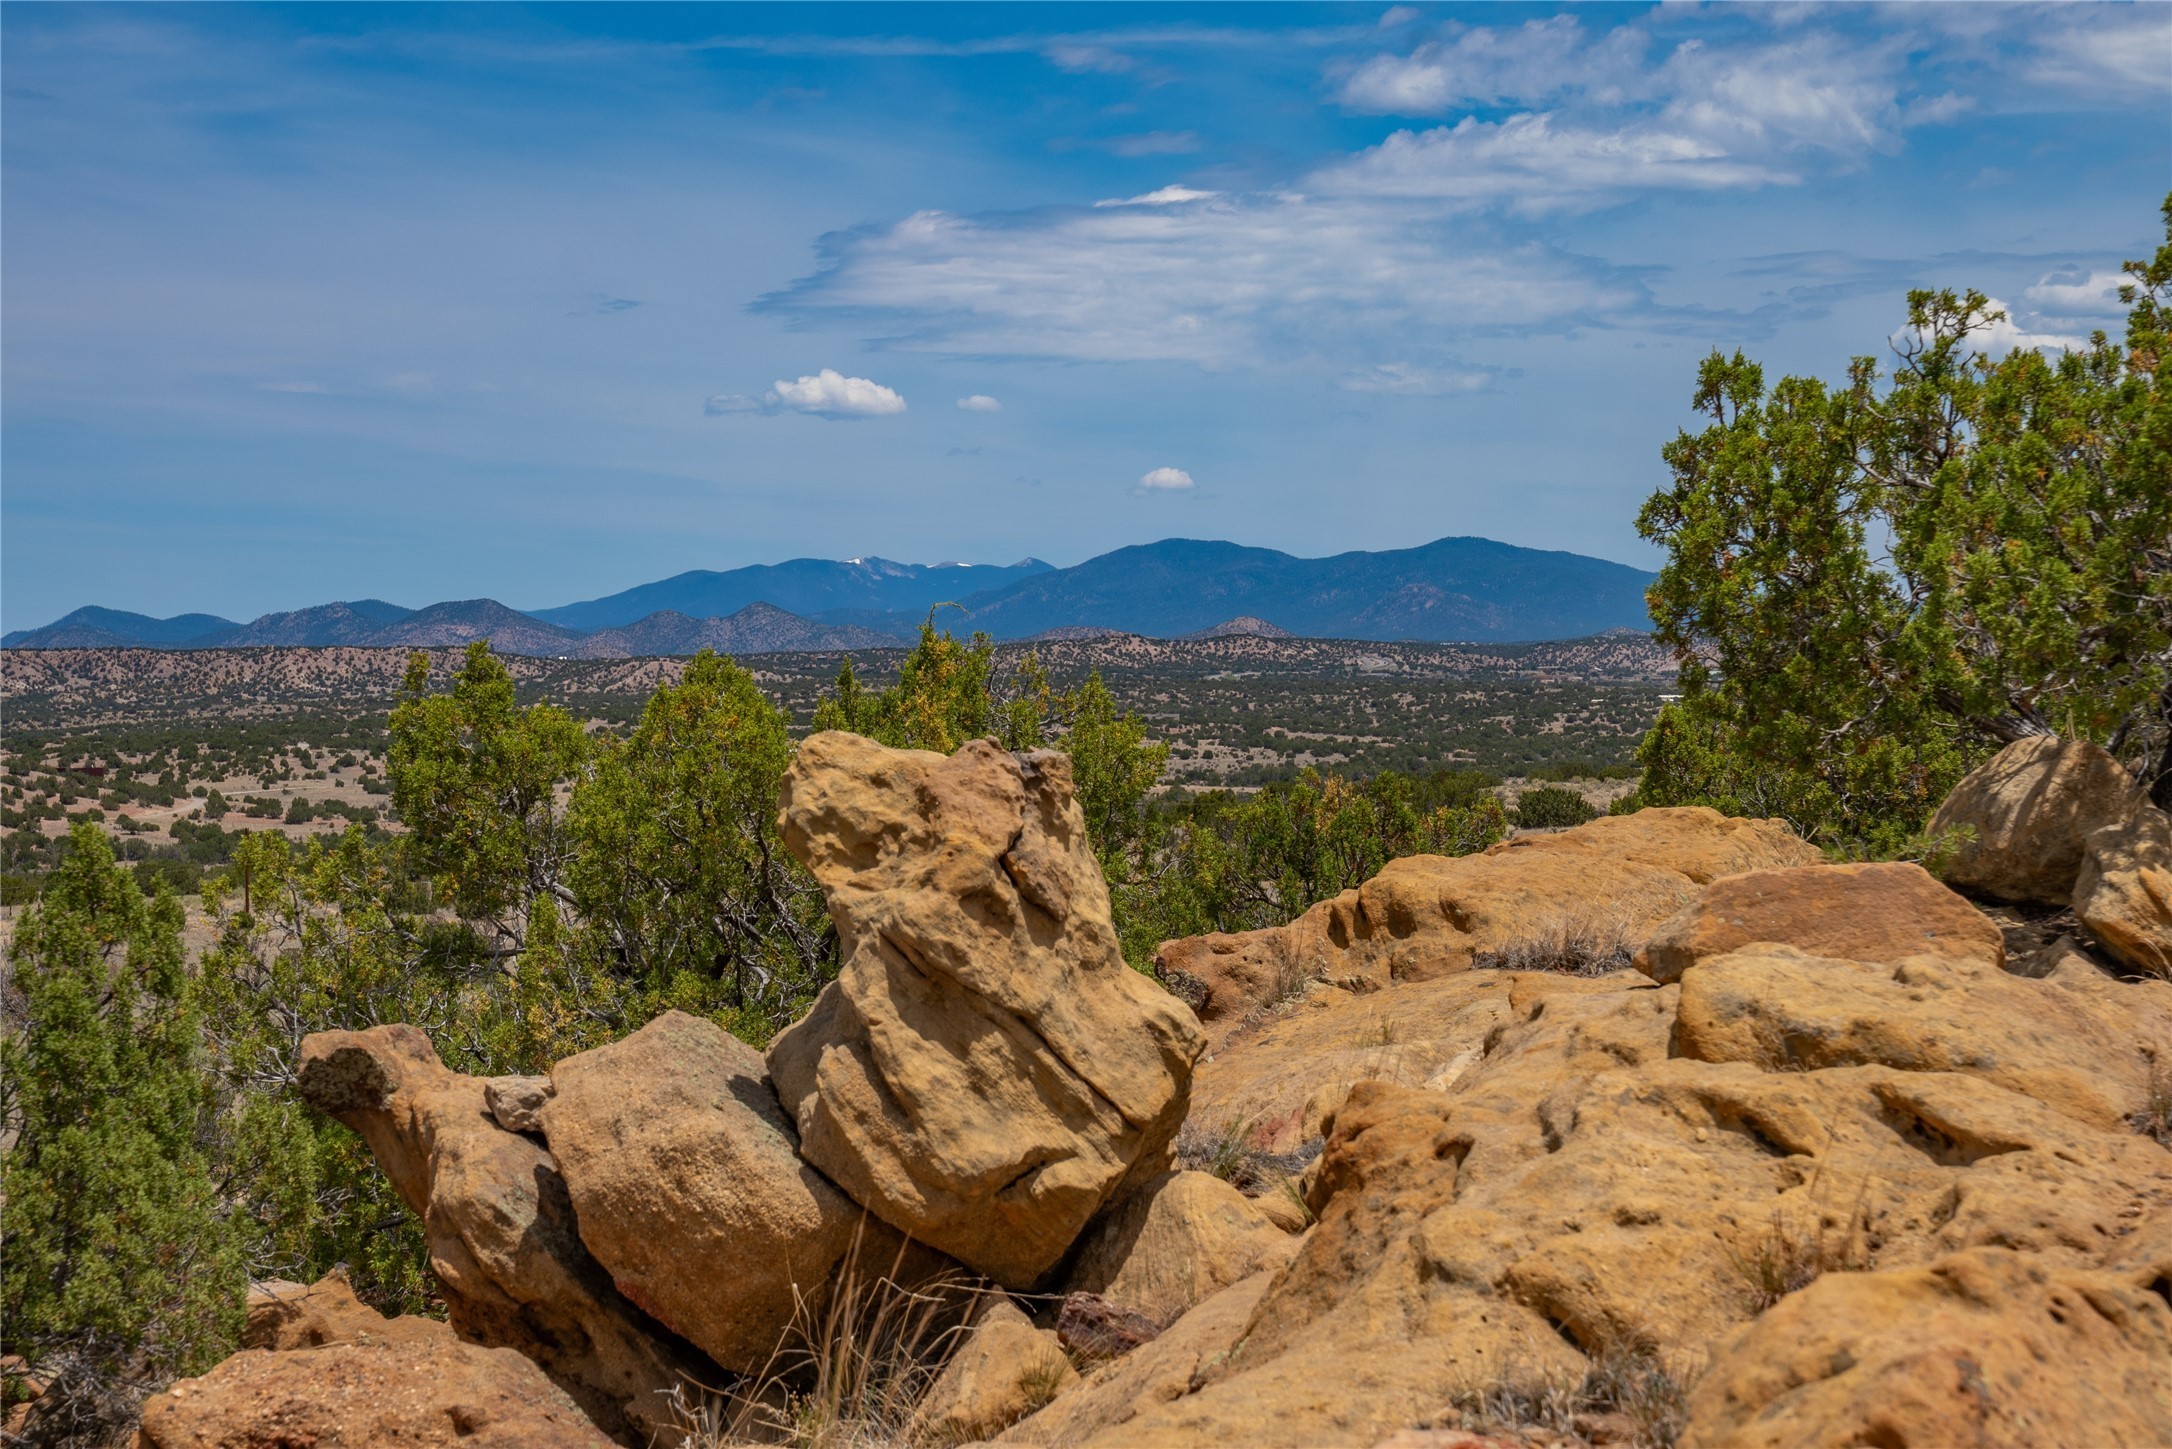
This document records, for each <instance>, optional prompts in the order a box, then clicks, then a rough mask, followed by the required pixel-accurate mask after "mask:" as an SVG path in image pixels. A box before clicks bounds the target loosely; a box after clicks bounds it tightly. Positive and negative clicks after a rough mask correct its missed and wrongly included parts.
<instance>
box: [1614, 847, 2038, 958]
mask: <svg viewBox="0 0 2172 1449" xmlns="http://www.w3.org/2000/svg"><path fill="white" fill-rule="evenodd" d="M1760 941H1784V942H1786V943H1788V944H1789V945H1791V946H1794V947H1795V948H1797V949H1798V950H1802V951H1807V952H1809V953H1810V954H1811V955H1814V956H1843V957H1847V958H1849V959H1852V960H1856V961H1898V960H1900V959H1901V958H1902V957H1904V956H1947V957H1953V958H1956V959H1960V960H1970V961H1982V962H1986V963H1988V964H1989V965H1991V966H1993V967H1997V966H2002V965H2004V964H2005V961H2006V938H2005V936H2004V935H2003V934H2002V933H2001V932H2000V930H1999V928H1998V926H1997V925H1995V924H1994V923H1993V922H1992V920H1991V918H1990V917H1988V916H1986V915H1985V914H1984V913H1983V912H1982V911H1979V910H1977V909H1976V908H1975V907H1974V906H1972V905H1970V904H1969V903H1968V902H1967V901H1965V900H1963V899H1962V898H1961V897H1960V896H1958V895H1955V894H1954V893H1953V892H1952V891H1950V890H1948V889H1947V888H1946V887H1944V886H1942V885H1940V884H1939V883H1938V882H1937V880H1935V879H1934V878H1932V876H1931V873H1930V872H1929V871H1927V870H1925V869H1924V868H1923V867H1922V866H1920V865H1912V864H1909V863H1907V862H1904V861H1896V862H1881V863H1878V864H1871V865H1803V866H1794V867H1791V868H1787V869H1783V870H1752V871H1745V872H1743V873H1742V874H1740V875H1731V876H1726V877H1724V878H1722V879H1720V880H1716V881H1714V882H1712V884H1711V885H1710V886H1708V887H1707V888H1706V889H1705V891H1704V893H1703V894H1701V895H1700V896H1698V897H1697V899H1696V900H1695V901H1694V902H1692V903H1691V904H1690V905H1689V906H1687V907H1686V908H1684V909H1683V911H1682V912H1681V914H1680V915H1677V916H1676V917H1674V919H1672V920H1670V921H1668V922H1667V923H1666V924H1665V925H1663V926H1661V927H1660V928H1659V930H1658V933H1657V934H1656V935H1654V936H1653V937H1652V939H1651V940H1650V941H1649V942H1648V943H1647V944H1646V945H1645V947H1644V949H1643V950H1642V951H1641V952H1639V953H1638V954H1637V961H1636V964H1637V969H1638V970H1640V971H1642V972H1644V973H1645V974H1646V975H1648V976H1650V977H1651V978H1652V979H1653V980H1655V981H1662V982H1664V981H1679V980H1681V979H1682V973H1683V972H1684V971H1685V970H1687V969H1688V968H1689V967H1691V966H1693V965H1695V964H1696V963H1697V962H1699V961H1701V960H1705V959H1707V958H1709V957H1713V956H1724V955H1726V954H1727V953H1728V952H1730V951H1738V950H1740V949H1741V948H1743V947H1744V946H1750V945H1754V944H1756V943H1757V942H1760Z"/></svg>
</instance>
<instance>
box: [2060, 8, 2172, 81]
mask: <svg viewBox="0 0 2172 1449" xmlns="http://www.w3.org/2000/svg"><path fill="white" fill-rule="evenodd" d="M2041 20H2042V22H2043V23H2041V24H2039V25H2038V26H2037V27H2035V34H2034V35H2033V36H2032V37H2031V39H2032V41H2033V42H2034V49H2035V52H2036V53H2035V55H2034V57H2033V58H2032V60H2031V62H2030V63H2029V65H2028V67H2027V74H2028V76H2029V78H2030V79H2031V80H2033V81H2036V82H2038V83H2039V84H2043V85H2052V86H2059V87H2061V88H2063V89H2069V90H2077V91H2085V92H2086V91H2098V92H2102V91H2106V90H2109V91H2114V92H2118V93H2121V94H2125V95H2140V96H2162V95H2164V94H2165V92H2166V90H2167V89H2168V87H2167V85H2166V80H2165V78H2166V77H2167V76H2172V7H2166V6H2163V5H2134V6H2125V5H2073V6H2064V7H2060V8H2059V9H2057V10H2055V11H2054V12H2052V14H2051V15H2047V16H2043V17H2041Z"/></svg>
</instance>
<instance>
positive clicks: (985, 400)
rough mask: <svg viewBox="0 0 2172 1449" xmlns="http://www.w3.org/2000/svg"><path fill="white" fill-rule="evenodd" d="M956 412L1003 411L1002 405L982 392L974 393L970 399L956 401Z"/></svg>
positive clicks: (962, 398)
mask: <svg viewBox="0 0 2172 1449" xmlns="http://www.w3.org/2000/svg"><path fill="white" fill-rule="evenodd" d="M958 411H959V412H963V413H999V412H1002V411H1003V404H1001V403H999V402H997V401H996V400H995V399H994V398H992V397H990V396H988V394H986V393H984V392H976V393H974V394H973V395H972V396H971V397H961V398H959V399H958Z"/></svg>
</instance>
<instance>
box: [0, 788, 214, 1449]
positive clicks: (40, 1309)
mask: <svg viewBox="0 0 2172 1449" xmlns="http://www.w3.org/2000/svg"><path fill="white" fill-rule="evenodd" d="M181 919H182V916H181V905H180V902H179V901H178V900H177V899H176V898H175V897H174V896H173V895H172V893H171V892H166V891H161V892H160V893H159V894H158V895H157V896H156V897H153V898H151V899H149V900H146V899H145V898H144V896H143V893H142V891H141V890H140V889H138V887H137V885H136V883H135V881H134V879H133V878H132V877H131V876H130V875H129V874H128V873H127V872H126V871H124V870H122V869H121V868H120V867H119V866H117V865H116V864H115V862H114V859H113V851H112V847H111V846H110V845H109V844H108V843H107V840H106V837H105V835H104V833H103V832H102V831H100V830H99V829H98V828H97V827H95V826H93V825H89V824H78V825H77V826H76V827H75V829H74V830H73V831H72V832H71V833H70V835H69V837H68V850H67V854H66V856H65V857H64V858H63V860H62V861H61V864H60V867H59V869H58V870H57V871H56V872H55V874H54V876H53V878H52V880H51V882H50V883H49V884H48V885H47V887H46V889H45V892H44V895H43V898H42V899H41V900H40V902H39V903H38V904H37V905H36V906H34V907H32V908H31V909H30V910H28V911H27V912H26V913H25V915H24V917H23V920H22V922H21V925H20V928H19V929H18V931H17V933H16V937H15V942H14V945H13V947H12V949H11V950H10V952H9V961H10V964H11V965H12V967H13V970H14V987H15V991H16V993H17V997H18V1001H19V1009H20V1012H21V1017H20V1022H19V1029H18V1030H11V1031H10V1032H9V1033H8V1034H7V1035H6V1037H5V1038H4V1039H0V1082H4V1083H5V1086H4V1088H0V1091H4V1107H5V1128H6V1131H7V1133H8V1134H9V1136H10V1137H11V1138H12V1146H11V1147H10V1148H9V1150H8V1152H7V1157H6V1162H5V1166H4V1168H0V1190H4V1197H5V1201H4V1202H0V1258H4V1260H5V1263H6V1271H5V1273H4V1274H0V1349H4V1351H5V1352H7V1353H10V1354H17V1355H20V1356H21V1357H22V1358H23V1359H24V1360H26V1361H28V1363H29V1364H30V1365H31V1366H32V1368H33V1369H34V1370H35V1371H36V1372H38V1373H39V1374H40V1375H41V1376H45V1377H47V1378H49V1379H50V1380H51V1384H50V1387H49V1388H48V1390H47V1392H46V1393H45V1395H44V1396H43V1397H41V1398H40V1399H39V1400H38V1403H37V1410H36V1420H37V1429H36V1433H37V1437H38V1439H39V1440H40V1441H41V1442H48V1443H76V1442H79V1443H85V1444H91V1443H103V1442H105V1441H106V1440H107V1439H108V1438H110V1437H111V1436H112V1435H113V1434H114V1433H115V1432H116V1431H117V1430H118V1429H119V1428H120V1427H121V1426H123V1425H125V1423H126V1422H127V1420H128V1419H129V1418H131V1417H132V1416H133V1414H134V1410H135V1405H136V1404H137V1402H139V1401H140V1399H141V1396H142V1394H143V1392H145V1391H146V1390H147V1389H149V1388H152V1387H156V1386H157V1385H160V1384H163V1383H165V1382H167V1381H168V1380H170V1379H172V1378H174V1377H175V1376H177V1375H181V1374H188V1373H195V1372H200V1371H202V1370H203V1369H205V1368H207V1367H209V1366H210V1365H211V1364H212V1363H214V1362H216V1361H217V1360H218V1359H220V1358H221V1357H223V1356H224V1355H225V1354H226V1353H227V1352H228V1351H229V1350H230V1349H231V1348H232V1347H233V1344H234V1342H235V1340H236V1338H237V1337H238V1336H239V1333H240V1329H241V1319H242V1312H243V1295H244V1293H245V1291H246V1288H247V1277H246V1272H245V1269H244V1265H243V1259H242V1253H241V1246H240V1236H239V1231H238V1229H237V1227H236V1226H235V1225H234V1224H233V1223H232V1222H231V1221H230V1220H229V1219H228V1218H227V1217H226V1216H225V1215H224V1212H223V1206H224V1205H223V1204H222V1203H221V1201H220V1199H219V1194H218V1191H217V1188H216V1185H215V1182H214V1178H213V1163H212V1160H211V1153H210V1151H208V1150H207V1149H208V1148H210V1147H211V1146H212V1145H213V1144H214V1143H215V1141H216V1138H217V1135H218V1128H219V1124H218V1123H217V1121H216V1117H215V1114H216V1109H217V1106H218V1101H217V1096H216V1093H215V1092H214V1090H213V1082H212V1080H211V1078H210V1077H209V1076H208V1075H207V1073H206V1072H205V1070H204V1061H203V1050H202V1023H201V1014H200V1011H199V1006H198V1002H197V999H196V993H195V989H194V986H193V984H192V982H191V980H190V977H189V973H188V970H187V967H186V964H185V961H184V958H183V954H182V947H181Z"/></svg>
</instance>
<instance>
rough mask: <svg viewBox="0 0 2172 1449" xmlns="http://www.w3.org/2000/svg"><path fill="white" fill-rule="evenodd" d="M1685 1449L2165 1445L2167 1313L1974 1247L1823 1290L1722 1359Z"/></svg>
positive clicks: (2023, 1259) (1814, 1287)
mask: <svg viewBox="0 0 2172 1449" xmlns="http://www.w3.org/2000/svg"><path fill="white" fill-rule="evenodd" d="M1689 1409H1690V1413H1689V1427H1688V1430H1687V1432H1686V1433H1685V1434H1684V1435H1683V1436H1682V1440H1681V1443H1682V1445H1683V1446H1684V1449H1706V1446H1718V1445H1728V1446H1733V1449H1753V1446H1754V1449H1797V1446H1801V1449H1811V1446H1815V1445H1825V1444H1893V1445H1940V1444H2014V1445H2023V1444H2030V1445H2035V1444H2043V1445H2054V1444H2056V1445H2076V1446H2079V1445H2086V1444H2167V1443H2172V1308H2168V1307H2167V1305H2166V1303H2165V1301H2164V1299H2163V1298H2161V1297H2159V1296H2158V1295H2157V1294H2155V1293H2151V1292H2150V1291H2148V1289H2146V1288H2145V1287H2143V1286H2141V1285H2139V1284H2136V1283H2133V1282H2130V1281H2127V1280H2126V1279H2124V1278H2123V1277H2121V1276H2120V1275H2118V1274H2113V1273H2106V1272H2098V1271H2090V1270H2086V1269H2078V1268H2072V1267H2065V1266H2059V1265H2054V1264H2048V1263H2043V1262H2037V1261H2032V1260H2031V1259H2030V1258H2028V1257H2027V1256H2025V1255H2022V1254H2019V1253H2014V1252H2010V1251H2007V1250H2005V1249H2001V1248H1977V1249H1973V1250H1971V1251H1968V1252H1963V1253H1956V1254H1953V1255H1952V1256H1950V1257H1945V1258H1940V1259H1938V1260H1937V1261H1935V1262H1932V1263H1928V1264H1925V1265H1923V1266H1921V1267H1916V1268H1907V1269H1900V1270H1897V1271H1892V1272H1878V1273H1844V1274H1837V1275H1834V1276H1831V1277H1826V1278H1822V1279H1820V1280H1819V1281H1817V1282H1815V1283H1813V1284H1811V1285H1810V1286H1809V1287H1808V1288H1805V1289H1804V1290H1803V1291H1802V1292H1800V1293H1797V1294H1794V1295H1792V1296H1790V1297H1788V1298H1785V1299H1783V1300H1781V1302H1779V1303H1778V1304H1776V1305H1775V1306H1774V1307H1773V1308H1771V1309H1770V1310H1768V1311H1767V1312H1766V1313H1765V1314H1764V1315H1763V1316H1762V1317H1760V1318H1758V1319H1757V1320H1756V1321H1755V1322H1753V1323H1750V1324H1747V1325H1745V1326H1744V1327H1743V1328H1741V1329H1740V1330H1738V1331H1737V1332H1736V1333H1735V1334H1734V1335H1733V1336H1731V1337H1730V1338H1729V1339H1728V1340H1727V1342H1726V1343H1725V1344H1723V1345H1722V1346H1721V1347H1720V1349H1719V1352H1718V1354H1717V1356H1716V1358H1715V1360H1714V1362H1713V1364H1712V1366H1711V1369H1710V1371H1709V1372H1708V1373H1706V1375H1705V1376H1704V1378H1703V1379H1702V1380H1701V1381H1700V1382H1699V1383H1698V1385H1697V1387H1696V1389H1695V1392H1694V1393H1693V1395H1692V1396H1691V1399H1690V1405H1689Z"/></svg>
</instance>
